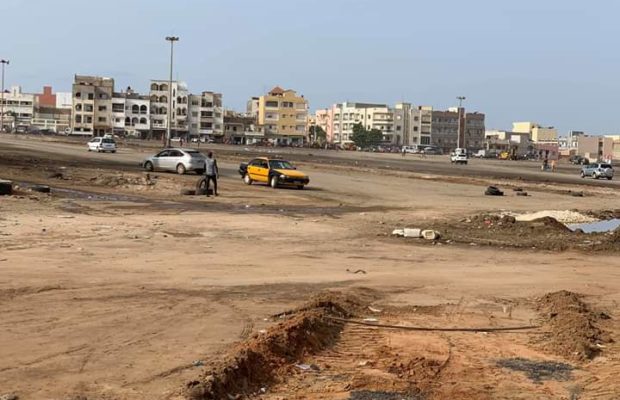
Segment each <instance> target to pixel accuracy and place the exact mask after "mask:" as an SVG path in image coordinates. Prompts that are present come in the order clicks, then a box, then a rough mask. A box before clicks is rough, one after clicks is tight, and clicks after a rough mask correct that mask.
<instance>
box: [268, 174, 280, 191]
mask: <svg viewBox="0 0 620 400" xmlns="http://www.w3.org/2000/svg"><path fill="white" fill-rule="evenodd" d="M269 184H270V186H271V187H272V188H274V189H275V188H277V187H278V177H277V176H275V175H274V176H272V177H271V179H270V180H269Z"/></svg>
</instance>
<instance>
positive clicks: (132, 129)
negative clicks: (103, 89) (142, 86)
mask: <svg viewBox="0 0 620 400" xmlns="http://www.w3.org/2000/svg"><path fill="white" fill-rule="evenodd" d="M150 110H151V101H150V97H149V96H146V95H141V94H139V93H136V92H134V91H133V90H132V89H131V88H127V90H126V91H124V92H120V93H116V92H115V93H114V96H113V98H112V118H113V124H114V133H115V134H117V135H122V136H131V137H136V138H142V139H145V138H148V137H149V134H150V131H151V118H150Z"/></svg>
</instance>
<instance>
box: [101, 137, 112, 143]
mask: <svg viewBox="0 0 620 400" xmlns="http://www.w3.org/2000/svg"><path fill="white" fill-rule="evenodd" d="M102 142H103V143H112V144H114V140H112V139H107V138H106V139H103V140H102Z"/></svg>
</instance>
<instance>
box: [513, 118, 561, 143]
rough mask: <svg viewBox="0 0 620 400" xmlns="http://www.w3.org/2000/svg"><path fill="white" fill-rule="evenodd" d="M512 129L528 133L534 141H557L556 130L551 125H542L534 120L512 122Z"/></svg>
mask: <svg viewBox="0 0 620 400" xmlns="http://www.w3.org/2000/svg"><path fill="white" fill-rule="evenodd" d="M512 131H513V132H520V133H529V135H530V139H531V140H532V142H534V143H558V131H557V129H555V128H553V127H543V126H541V125H539V124H537V123H535V122H513V123H512Z"/></svg>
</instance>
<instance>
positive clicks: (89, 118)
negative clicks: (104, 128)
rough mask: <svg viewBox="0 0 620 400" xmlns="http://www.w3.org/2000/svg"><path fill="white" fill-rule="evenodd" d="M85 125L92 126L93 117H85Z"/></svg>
mask: <svg viewBox="0 0 620 400" xmlns="http://www.w3.org/2000/svg"><path fill="white" fill-rule="evenodd" d="M86 123H87V124H92V123H93V117H91V116H90V115H87V116H86Z"/></svg>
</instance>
